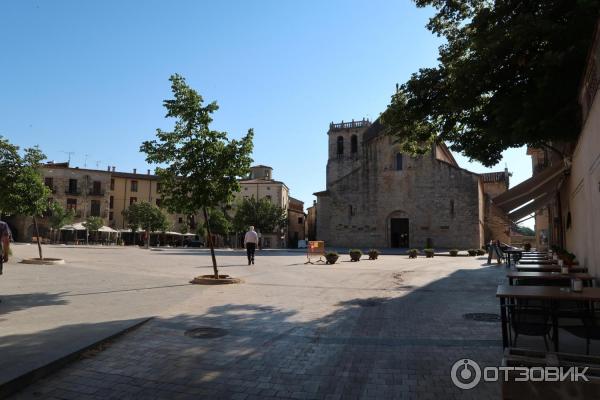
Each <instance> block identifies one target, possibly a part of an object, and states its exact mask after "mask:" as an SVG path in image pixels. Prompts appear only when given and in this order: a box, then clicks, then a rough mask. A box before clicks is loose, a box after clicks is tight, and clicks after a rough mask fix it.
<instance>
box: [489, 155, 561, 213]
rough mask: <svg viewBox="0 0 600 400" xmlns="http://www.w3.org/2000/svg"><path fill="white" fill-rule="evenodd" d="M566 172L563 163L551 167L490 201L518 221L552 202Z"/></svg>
mask: <svg viewBox="0 0 600 400" xmlns="http://www.w3.org/2000/svg"><path fill="white" fill-rule="evenodd" d="M566 171H568V167H566V166H565V164H564V163H563V162H560V163H558V164H556V165H552V166H550V167H548V168H546V169H544V170H543V171H542V172H540V173H539V174H537V175H535V176H533V177H531V178H529V179H527V180H526V181H524V182H521V183H520V184H518V185H517V186H515V187H514V188H512V189H510V190H507V191H506V192H504V193H502V194H501V195H499V196H496V197H494V198H493V199H492V201H493V202H494V204H496V205H497V206H498V207H500V208H501V209H502V210H504V211H505V212H506V213H508V215H509V217H510V219H511V220H513V221H517V220H520V219H521V218H523V217H525V216H527V215H529V214H531V213H533V212H535V211H536V210H539V209H540V208H542V207H544V206H545V205H546V204H548V203H549V202H550V201H552V199H553V196H554V194H555V193H556V190H557V189H558V187H559V185H560V182H561V180H562V178H563V176H564V175H565V172H566ZM527 203H530V204H527Z"/></svg>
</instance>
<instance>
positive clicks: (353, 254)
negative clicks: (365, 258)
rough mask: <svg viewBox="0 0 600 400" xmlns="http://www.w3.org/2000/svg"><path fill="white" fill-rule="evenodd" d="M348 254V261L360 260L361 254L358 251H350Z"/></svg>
mask: <svg viewBox="0 0 600 400" xmlns="http://www.w3.org/2000/svg"><path fill="white" fill-rule="evenodd" d="M349 254H350V261H360V258H361V257H362V254H363V253H362V251H360V250H359V249H351V250H350V253H349Z"/></svg>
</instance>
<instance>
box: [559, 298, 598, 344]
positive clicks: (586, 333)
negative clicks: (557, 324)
mask: <svg viewBox="0 0 600 400" xmlns="http://www.w3.org/2000/svg"><path fill="white" fill-rule="evenodd" d="M561 328H563V329H564V330H566V331H567V332H569V333H570V334H572V335H574V336H577V337H579V338H582V339H585V340H586V348H585V354H590V342H591V341H592V340H600V312H598V311H594V310H590V309H588V310H587V311H584V312H582V314H581V324H580V325H566V326H561Z"/></svg>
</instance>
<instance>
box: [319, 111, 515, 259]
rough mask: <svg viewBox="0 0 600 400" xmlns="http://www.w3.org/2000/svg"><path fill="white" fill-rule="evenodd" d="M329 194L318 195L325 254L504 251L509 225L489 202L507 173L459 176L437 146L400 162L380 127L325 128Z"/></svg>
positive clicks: (352, 124) (449, 155)
mask: <svg viewBox="0 0 600 400" xmlns="http://www.w3.org/2000/svg"><path fill="white" fill-rule="evenodd" d="M328 136H329V160H328V162H327V183H326V185H327V189H326V190H324V191H321V192H317V193H315V195H316V196H317V203H316V237H317V239H318V240H324V241H325V245H326V246H327V247H359V248H368V247H375V248H386V247H399V248H413V247H414V248H420V249H422V248H424V247H426V246H432V247H435V248H458V249H468V248H480V247H481V246H482V245H484V243H486V242H487V241H489V240H490V239H492V238H493V239H499V240H501V241H503V242H506V243H509V240H510V236H509V234H510V222H509V220H508V218H507V217H506V215H505V214H504V213H503V212H502V211H501V210H500V209H498V208H497V207H496V206H495V205H494V204H493V203H492V202H491V199H492V198H493V197H495V196H496V195H498V194H500V193H502V192H504V191H506V190H507V189H508V184H509V173H508V171H507V170H505V171H502V172H494V173H486V174H476V173H473V172H470V171H467V170H465V169H463V168H460V167H459V166H458V164H457V163H456V160H455V159H454V157H453V156H452V153H451V152H450V150H449V149H448V148H447V147H446V146H445V145H444V144H439V145H437V146H435V148H433V149H432V151H431V152H429V153H428V154H425V155H423V156H418V157H411V156H409V155H406V154H403V153H402V152H401V151H400V149H399V145H397V144H395V143H394V138H393V137H391V136H389V135H386V134H385V133H384V131H383V126H382V125H381V124H380V123H379V121H375V122H374V123H370V122H369V121H367V120H362V121H352V122H342V123H339V124H333V123H332V124H331V125H330V126H329V132H328Z"/></svg>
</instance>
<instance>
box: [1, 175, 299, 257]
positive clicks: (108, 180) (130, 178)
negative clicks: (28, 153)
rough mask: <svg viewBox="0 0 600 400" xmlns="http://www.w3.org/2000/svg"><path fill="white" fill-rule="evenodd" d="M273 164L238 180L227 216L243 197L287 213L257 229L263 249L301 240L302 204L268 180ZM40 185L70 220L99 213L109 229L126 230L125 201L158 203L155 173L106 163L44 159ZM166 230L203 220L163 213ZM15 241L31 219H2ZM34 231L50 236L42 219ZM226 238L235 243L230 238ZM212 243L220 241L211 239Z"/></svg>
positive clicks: (28, 233)
mask: <svg viewBox="0 0 600 400" xmlns="http://www.w3.org/2000/svg"><path fill="white" fill-rule="evenodd" d="M272 175H273V169H272V168H271V167H268V166H264V165H257V166H254V167H251V172H250V175H249V177H248V178H246V179H241V180H240V181H239V183H240V191H239V192H238V193H236V194H235V195H234V198H235V200H234V205H233V206H232V208H231V214H230V215H231V216H233V214H234V213H235V203H236V202H239V201H242V200H243V199H244V198H250V197H255V198H258V199H263V198H266V199H268V200H269V201H270V202H272V203H273V204H276V205H278V206H279V207H281V208H282V209H284V210H285V211H286V213H288V227H287V228H285V227H282V228H281V229H279V230H278V231H277V232H261V242H262V246H263V247H264V248H283V247H295V246H296V245H297V241H298V240H301V239H304V219H305V215H304V210H303V209H304V203H303V202H301V201H300V200H297V199H293V198H291V197H290V196H289V189H288V187H287V185H286V184H285V183H283V182H281V181H276V180H274V179H273V176H272ZM42 176H43V179H44V182H45V184H46V186H48V188H49V189H50V190H51V192H52V197H51V198H49V199H48V201H49V203H52V202H57V203H59V204H60V205H61V206H62V207H63V208H65V209H70V210H73V212H74V214H75V220H74V222H82V221H84V220H85V219H86V218H88V217H91V216H96V217H100V218H102V219H103V220H104V224H105V225H107V226H110V227H111V228H113V229H121V230H126V229H128V225H127V221H126V220H125V218H124V216H123V211H124V210H126V209H127V208H128V207H129V206H130V205H131V204H133V203H137V202H141V201H145V202H148V203H150V204H153V205H156V206H158V207H161V206H162V203H161V198H162V196H161V193H160V182H159V178H158V176H156V175H154V174H151V173H150V170H147V171H146V173H138V172H137V170H136V169H134V170H133V172H121V171H116V170H115V167H108V169H107V170H106V171H102V170H93V169H83V168H77V167H75V168H71V167H70V166H69V164H68V163H48V164H45V165H44V166H43V168H42ZM167 218H168V221H169V225H170V227H169V230H172V231H175V232H187V231H190V232H194V231H195V228H196V226H197V225H198V224H199V223H200V224H201V223H202V222H203V218H202V216H200V215H194V216H189V215H184V214H170V213H167ZM8 222H9V223H10V225H11V228H12V229H13V230H14V234H15V238H16V240H18V241H30V240H31V238H32V237H34V236H35V234H34V232H33V221H32V219H31V218H23V217H13V218H10V219H9V221H8ZM39 230H40V236H42V237H50V234H49V230H50V228H49V226H48V221H47V219H44V218H42V219H41V220H40V221H39ZM229 239H231V240H230V242H231V244H232V245H235V244H236V240H235V239H233V238H229ZM217 243H224V242H223V241H221V240H217Z"/></svg>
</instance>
